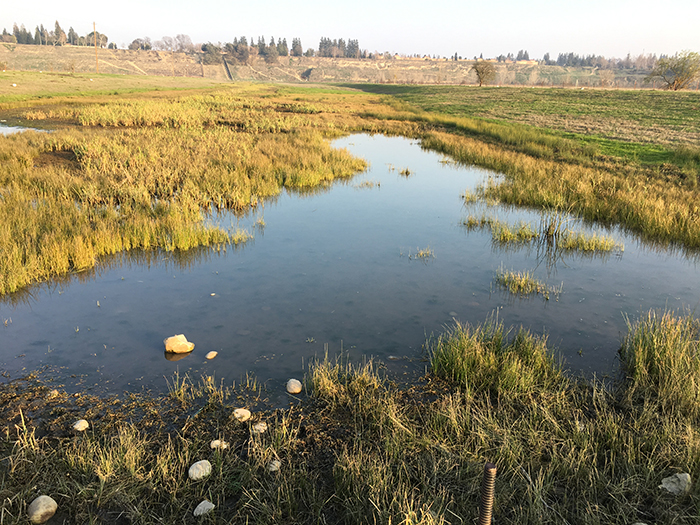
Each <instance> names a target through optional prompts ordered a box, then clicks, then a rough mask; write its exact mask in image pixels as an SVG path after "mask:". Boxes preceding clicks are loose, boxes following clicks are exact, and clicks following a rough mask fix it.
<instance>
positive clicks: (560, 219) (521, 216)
mask: <svg viewBox="0 0 700 525" xmlns="http://www.w3.org/2000/svg"><path fill="white" fill-rule="evenodd" d="M12 74H13V73H12V72H10V73H7V74H6V73H3V74H2V75H3V76H2V77H0V78H2V79H4V80H6V81H10V80H12V81H14V78H12V79H11V78H10V77H7V75H12ZM60 80H61V82H62V83H63V84H65V83H66V82H67V83H69V84H70V83H76V82H77V83H78V84H79V83H80V82H81V81H83V82H84V81H85V79H80V78H77V79H72V78H70V77H67V76H65V75H64V76H62V77H61V79H60ZM121 81H123V82H126V84H124V85H122V84H119V86H120V87H118V88H116V89H113V90H110V89H109V86H110V84H113V82H112V80H111V79H110V76H109V75H104V76H100V77H96V78H95V86H96V91H95V92H94V93H92V94H87V95H84V96H81V97H77V98H76V97H74V96H73V95H71V91H70V90H69V89H62V90H61V93H57V94H55V95H50V94H46V93H45V87H44V86H45V85H46V82H45V78H44V77H40V76H38V75H35V76H32V75H30V74H23V76H22V82H21V83H19V82H18V84H21V87H22V89H23V90H24V92H26V93H25V94H24V95H23V96H22V97H21V98H17V97H16V96H15V95H11V96H8V97H4V96H3V94H2V92H0V110H1V111H3V112H4V113H7V115H5V114H4V113H3V115H0V116H3V118H5V117H6V116H7V117H12V119H13V120H12V124H13V125H17V124H21V125H22V126H26V127H35V126H36V127H40V128H45V129H51V130H53V132H52V133H36V132H32V131H26V132H22V133H15V134H10V135H7V136H4V137H0V159H1V160H2V164H0V176H1V180H0V225H2V227H1V228H0V250H2V257H1V258H0V293H1V294H2V303H0V314H1V316H2V322H3V326H0V338H1V341H2V345H1V348H2V353H1V354H0V363H1V367H2V372H3V377H2V378H1V379H0V416H1V417H0V419H1V420H2V421H3V425H2V434H0V456H1V459H2V461H0V499H1V500H2V507H1V510H0V521H2V522H3V523H5V522H7V523H23V522H26V512H27V507H28V505H29V503H30V502H31V501H32V500H33V499H34V498H36V497H37V496H39V495H41V494H47V495H51V496H52V497H53V498H54V499H55V500H56V501H57V503H58V511H57V513H56V516H55V517H54V518H52V522H63V523H83V522H85V523H95V522H101V523H115V524H116V523H119V524H121V523H159V522H164V521H165V522H171V523H172V522H184V523H195V522H200V521H201V520H202V519H204V520H207V521H208V522H212V523H278V522H280V521H284V522H289V523H387V524H388V523H392V522H393V523H406V524H413V523H424V524H444V523H464V522H473V521H475V520H476V519H477V508H478V502H479V483H480V479H481V472H482V470H483V466H484V463H485V462H487V461H488V462H493V463H495V464H496V466H497V469H498V475H497V478H496V500H495V507H494V513H495V516H496V519H497V520H498V521H499V522H503V523H550V522H551V523H635V522H644V523H669V524H670V523H674V524H677V523H694V522H696V521H697V508H698V501H700V500H699V499H698V498H700V489H698V484H697V483H696V482H695V480H696V479H697V477H698V475H700V465H699V463H698V462H699V461H700V460H699V458H700V428H698V417H699V416H700V403H699V402H698V385H700V359H698V355H700V347H699V346H700V343H699V334H700V326H699V323H698V321H697V319H696V317H695V314H694V311H695V309H696V307H697V302H698V295H699V294H698V287H697V282H698V279H697V277H698V276H697V272H698V269H697V256H696V254H697V248H698V246H700V218H699V217H698V209H697V191H698V190H697V175H698V167H699V166H700V155H698V152H697V151H696V150H695V149H693V147H692V138H691V137H692V136H694V135H693V134H694V133H697V132H698V130H697V129H696V127H697V126H695V125H694V124H693V122H692V119H691V121H688V120H687V119H686V120H685V121H684V122H686V123H687V125H686V126H684V127H683V128H682V129H681V130H679V129H676V126H675V125H674V124H673V122H675V121H677V119H678V118H680V116H682V115H681V114H685V113H686V110H687V108H688V105H689V104H690V105H692V104H695V103H696V101H697V97H696V96H695V95H694V94H693V93H684V94H682V96H679V97H677V98H673V97H674V96H675V95H673V94H670V93H668V94H658V93H654V94H651V95H650V94H648V93H645V94H635V93H634V92H622V91H620V92H615V91H601V93H600V96H596V94H595V93H586V100H585V101H584V102H585V104H583V106H581V105H580V103H581V100H579V101H578V102H577V103H578V104H579V107H584V106H585V107H587V108H589V110H590V109H591V108H596V107H597V106H596V104H598V105H600V106H601V107H602V106H607V105H609V104H610V103H611V100H612V102H613V106H615V107H616V108H617V109H616V113H615V118H616V119H617V121H618V122H622V124H621V125H620V126H619V127H618V128H617V129H618V130H622V131H621V132H622V133H623V134H626V135H625V137H622V138H621V137H619V136H611V137H603V136H602V135H603V134H605V133H607V132H606V131H605V130H606V129H607V128H605V127H604V126H602V127H601V126H598V127H597V128H596V126H597V124H596V122H598V121H597V120H596V119H595V118H593V119H589V120H587V121H586V125H585V126H582V127H581V126H575V125H569V124H567V125H560V123H561V122H560V119H559V118H558V117H556V116H552V115H546V118H544V120H542V119H540V120H537V118H536V116H533V115H528V114H527V111H528V110H526V109H523V111H525V113H524V114H522V115H519V116H518V118H514V117H513V116H512V115H510V114H509V112H508V110H504V111H503V112H501V113H498V107H499V104H490V103H488V101H485V99H484V96H488V95H489V93H490V95H491V97H492V98H495V99H498V97H499V96H506V98H507V96H508V93H505V94H499V93H500V92H498V91H491V92H487V91H486V90H484V91H482V90H479V89H473V88H464V89H457V88H453V87H449V88H445V89H444V90H443V89H442V88H440V87H438V88H425V89H424V88H414V87H405V88H401V89H399V90H398V91H397V92H395V93H393V94H392V93H385V92H384V91H385V88H384V87H377V86H374V87H372V86H370V87H368V88H367V89H364V88H363V89H362V90H359V89H358V88H357V87H356V86H355V87H353V89H347V88H343V87H330V88H329V87H318V86H304V87H296V86H281V85H264V84H236V83H234V84H227V85H225V86H214V87H212V86H211V85H209V84H207V85H204V84H203V85H202V86H201V87H200V88H198V89H194V88H195V87H196V86H190V85H188V86H187V87H188V88H189V89H190V91H187V90H181V91H171V92H156V91H154V92H149V91H147V90H146V91H144V90H143V86H141V85H140V84H139V87H138V90H136V91H134V90H133V89H131V88H129V86H128V83H129V82H128V79H127V81H124V79H122V80H121ZM32 82H34V83H35V85H32ZM90 82H92V79H90ZM191 82H194V81H191ZM155 85H157V82H155ZM391 89H392V90H394V91H396V89H395V88H391ZM423 89H424V90H423ZM34 92H36V93H41V96H40V97H38V96H37V97H33V96H32V93H34ZM383 92H384V93H383ZM378 93H379V94H378ZM382 93H383V94H382ZM516 95H517V97H516V99H514V100H516V102H514V104H516V105H517V104H520V102H519V101H520V99H522V100H525V99H527V101H529V100H530V99H531V98H532V97H535V98H537V97H538V92H537V90H527V92H525V91H523V92H522V93H521V92H518V93H517V94H516ZM541 96H542V99H543V101H545V102H546V101H547V100H549V101H550V102H551V101H552V100H555V101H556V102H557V104H561V105H562V107H566V106H567V105H570V104H571V103H572V102H573V101H575V99H576V97H577V96H578V95H577V94H576V93H574V92H568V91H566V90H561V91H555V90H551V91H547V93H543V94H541ZM450 99H453V100H454V101H455V104H453V105H452V106H451V107H448V105H446V101H449V100H450ZM642 99H644V100H655V101H657V102H658V101H662V102H664V103H663V104H661V103H658V104H655V105H654V104H646V105H645V104H642V103H641V102H643V100H642ZM615 100H617V103H616V104H615V103H614V102H615ZM635 100H636V102H635ZM435 101H437V102H439V103H438V105H437V106H435V105H434V104H433V102H435ZM484 104H487V105H488V115H487V117H488V120H487V119H484V118H480V117H475V116H474V115H471V114H470V112H471V113H475V112H476V111H477V110H475V109H474V108H477V109H478V107H479V106H480V105H482V106H483V105H484ZM548 106H550V107H555V106H552V105H551V104H548ZM522 107H523V108H526V107H531V108H532V111H535V112H536V108H537V107H538V105H537V104H534V105H530V104H529V102H528V103H527V104H525V105H523V106H522ZM611 107H612V106H611ZM566 112H567V111H564V110H562V111H561V113H562V115H561V119H565V116H564V113H566ZM523 115H524V116H523ZM648 118H652V120H654V121H655V122H657V123H658V124H659V126H661V127H663V133H664V137H665V138H664V140H663V141H661V142H659V144H658V148H657V149H656V150H655V149H654V147H656V146H654V147H651V146H649V145H648V144H641V143H635V142H634V141H635V140H637V139H635V136H638V135H634V134H632V133H627V131H625V130H629V129H639V127H640V126H643V125H645V122H647V120H646V119H648ZM514 120H515V121H514ZM533 122H540V123H544V124H547V123H549V124H551V127H550V126H549V124H547V127H537V126H536V125H532V123H533ZM688 122H689V123H688ZM552 123H553V124H552ZM558 123H559V124H558ZM635 126H637V127H635ZM659 129H661V128H659ZM571 130H576V132H575V133H572V132H571ZM639 136H641V135H639ZM626 140H630V141H631V143H630V144H627V145H625V144H624V142H625V141H626ZM688 144H691V145H690V146H689V145H688ZM635 152H636V153H635ZM659 152H660V154H659V155H656V154H657V153H659ZM177 333H184V334H186V336H187V339H189V340H190V341H192V342H194V343H195V345H196V346H195V349H194V351H193V352H192V353H191V354H187V355H185V356H184V358H183V359H180V360H178V361H172V360H168V359H166V356H165V355H164V353H163V339H164V338H165V337H168V336H171V335H173V334H177ZM209 352H217V354H216V356H215V357H214V359H212V360H206V359H205V356H206V354H207V353H209ZM289 377H298V378H299V379H301V380H302V384H303V388H302V392H301V393H299V394H294V395H292V394H287V393H285V392H284V387H283V385H284V384H285V382H286V381H287V379H288V378H289ZM235 408H247V409H250V411H251V412H252V417H251V418H250V420H248V421H245V422H242V421H239V420H238V419H237V417H236V414H237V413H240V411H235V410H234V409H235ZM83 419H84V420H85V421H86V422H87V430H82V431H79V430H76V429H75V427H74V426H73V425H74V423H75V422H76V421H79V420H83ZM81 428H84V426H83V427H81ZM261 428H266V429H267V430H266V431H265V432H261V431H260V430H259V429H261ZM212 442H217V443H219V445H220V444H221V443H222V442H226V443H227V444H230V446H229V447H228V448H222V447H220V446H218V448H215V447H213V446H212V445H211V443H212ZM203 459H207V460H208V461H210V463H211V465H212V470H211V474H210V475H209V476H208V477H206V478H205V479H202V480H191V479H188V475H187V472H188V468H189V467H190V465H192V464H193V463H194V462H197V461H200V460H203ZM271 465H274V469H271V468H270V466H271ZM674 474H681V475H682V476H686V475H687V477H689V478H690V479H691V480H692V485H691V487H690V488H689V490H688V491H687V492H684V493H682V494H678V495H674V494H671V493H669V492H668V491H666V490H665V489H661V488H660V487H659V485H661V484H662V482H663V480H664V479H665V478H667V477H669V476H672V475H674ZM202 500H207V501H210V502H211V503H213V505H214V510H213V511H212V512H211V513H210V514H208V515H207V517H205V518H197V517H195V516H194V515H193V512H194V511H195V509H197V508H201V507H200V505H199V504H200V503H201V502H202Z"/></svg>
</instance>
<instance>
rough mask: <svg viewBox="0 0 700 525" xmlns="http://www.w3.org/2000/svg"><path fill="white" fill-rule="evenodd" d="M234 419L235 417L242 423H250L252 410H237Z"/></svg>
mask: <svg viewBox="0 0 700 525" xmlns="http://www.w3.org/2000/svg"><path fill="white" fill-rule="evenodd" d="M233 417H235V418H236V419H237V420H238V421H240V422H241V423H243V422H244V421H248V420H249V419H250V410H248V409H247V408H237V409H236V410H234V411H233Z"/></svg>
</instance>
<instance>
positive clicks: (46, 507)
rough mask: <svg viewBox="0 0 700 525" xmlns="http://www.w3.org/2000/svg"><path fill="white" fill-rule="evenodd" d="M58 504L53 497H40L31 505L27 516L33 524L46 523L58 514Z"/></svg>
mask: <svg viewBox="0 0 700 525" xmlns="http://www.w3.org/2000/svg"><path fill="white" fill-rule="evenodd" d="M56 509H58V503H56V502H55V501H54V499H53V498H52V497H51V496H39V497H38V498H36V499H35V500H34V501H32V502H31V503H30V504H29V507H28V508H27V516H29V521H31V522H32V523H46V522H47V521H49V520H50V519H51V516H53V515H54V514H56Z"/></svg>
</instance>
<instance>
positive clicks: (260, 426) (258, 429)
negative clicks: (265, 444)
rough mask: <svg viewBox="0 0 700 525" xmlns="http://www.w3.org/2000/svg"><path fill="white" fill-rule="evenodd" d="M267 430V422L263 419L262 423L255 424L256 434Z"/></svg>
mask: <svg viewBox="0 0 700 525" xmlns="http://www.w3.org/2000/svg"><path fill="white" fill-rule="evenodd" d="M266 430H267V423H265V422H264V421H261V422H260V423H255V424H254V425H253V433H254V434H262V433H263V432H265V431H266Z"/></svg>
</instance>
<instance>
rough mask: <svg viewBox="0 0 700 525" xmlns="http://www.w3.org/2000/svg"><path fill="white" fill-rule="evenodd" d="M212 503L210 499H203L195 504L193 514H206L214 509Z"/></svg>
mask: <svg viewBox="0 0 700 525" xmlns="http://www.w3.org/2000/svg"><path fill="white" fill-rule="evenodd" d="M214 507H216V505H214V504H213V503H212V502H211V501H207V500H204V501H203V502H202V503H200V504H199V505H197V508H195V509H194V513H193V514H194V515H195V516H204V515H205V514H208V513H209V512H211V511H212V510H214Z"/></svg>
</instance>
